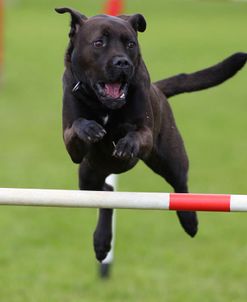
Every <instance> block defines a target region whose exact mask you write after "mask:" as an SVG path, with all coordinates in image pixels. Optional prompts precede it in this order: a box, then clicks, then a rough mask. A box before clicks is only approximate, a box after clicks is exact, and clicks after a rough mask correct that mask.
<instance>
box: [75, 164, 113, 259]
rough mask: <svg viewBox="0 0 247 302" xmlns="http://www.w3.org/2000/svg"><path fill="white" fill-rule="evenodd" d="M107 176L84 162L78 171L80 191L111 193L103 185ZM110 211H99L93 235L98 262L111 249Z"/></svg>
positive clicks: (109, 188)
mask: <svg viewBox="0 0 247 302" xmlns="http://www.w3.org/2000/svg"><path fill="white" fill-rule="evenodd" d="M106 176H107V175H104V174H102V173H101V172H100V171H98V170H97V171H96V170H95V169H94V168H92V167H91V166H90V164H89V163H88V161H87V160H84V161H83V162H82V163H81V165H80V169H79V186H80V190H93V191H94V190H95V191H113V187H112V186H110V185H108V184H107V183H105V178H106ZM112 214H113V210H112V209H100V210H99V216H98V222H97V226H96V229H95V231H94V235H93V242H94V251H95V255H96V258H97V260H98V261H103V260H104V259H105V258H106V256H107V253H108V252H109V251H110V249H111V239H112Z"/></svg>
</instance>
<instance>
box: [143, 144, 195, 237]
mask: <svg viewBox="0 0 247 302" xmlns="http://www.w3.org/2000/svg"><path fill="white" fill-rule="evenodd" d="M163 150H164V149H163ZM173 151H174V152H169V153H167V152H164V154H162V153H161V152H162V149H160V150H159V151H158V152H157V151H153V153H152V154H151V156H150V158H149V159H148V160H147V161H146V164H147V165H148V166H149V167H150V168H151V169H152V170H153V171H154V172H155V173H157V174H159V175H160V176H162V177H163V178H164V179H165V180H166V181H167V182H168V183H169V184H170V185H171V186H172V187H173V188H174V191H175V192H176V193H188V186H187V174H188V159H187V156H186V153H185V150H184V149H183V148H182V149H181V148H178V149H176V150H173ZM177 215H178V218H179V221H180V223H181V225H182V227H183V228H184V230H185V232H186V233H187V234H189V235H190V236H191V237H194V236H195V235H196V233H197V229H198V220H197V215H196V212H189V211H188V212H187V211H178V212H177Z"/></svg>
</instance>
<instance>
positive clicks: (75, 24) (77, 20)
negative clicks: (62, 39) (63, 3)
mask: <svg viewBox="0 0 247 302" xmlns="http://www.w3.org/2000/svg"><path fill="white" fill-rule="evenodd" d="M55 11H56V12H57V13H59V14H65V13H69V14H70V16H71V23H70V27H71V29H70V32H69V37H70V38H72V37H73V36H74V35H75V34H76V33H77V31H78V29H79V27H80V26H81V25H83V23H84V22H85V21H86V20H87V17H86V16H84V15H82V14H81V13H79V12H78V11H76V10H74V9H71V8H68V7H62V8H55Z"/></svg>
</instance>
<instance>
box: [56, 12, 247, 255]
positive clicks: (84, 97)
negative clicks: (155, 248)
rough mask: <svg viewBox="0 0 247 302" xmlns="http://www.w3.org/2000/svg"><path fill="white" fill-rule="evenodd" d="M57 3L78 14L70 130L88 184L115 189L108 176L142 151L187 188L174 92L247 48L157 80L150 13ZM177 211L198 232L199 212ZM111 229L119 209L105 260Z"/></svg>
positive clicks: (228, 71) (70, 61)
mask: <svg viewBox="0 0 247 302" xmlns="http://www.w3.org/2000/svg"><path fill="white" fill-rule="evenodd" d="M56 11H57V12H58V13H62V14H63V13H69V14H70V15H71V30H70V33H69V37H70V41H69V46H68V49H67V51H66V55H65V73H64V76H63V87H64V97H63V131H64V142H65V145H66V148H67V151H68V153H69V155H70V156H71V159H72V160H73V162H75V163H78V164H80V169H79V186H80V189H81V190H110V191H111V190H113V188H112V187H111V186H109V185H108V184H106V183H105V179H106V177H107V176H108V175H110V174H112V173H122V172H125V171H127V170H129V169H131V168H133V167H134V166H135V165H136V163H137V162H138V160H139V159H141V160H143V161H144V162H145V163H146V165H147V166H148V167H150V168H151V169H152V170H153V171H154V172H155V173H158V174H159V175H160V176H161V177H163V178H164V179H165V180H166V181H167V182H168V183H169V184H171V186H172V187H173V188H174V191H175V192H178V193H187V192H188V186H187V173H188V166H189V164H188V158H187V155H186V152H185V148H184V144H183V141H182V138H181V136H180V134H179V132H178V129H177V127H176V124H175V121H174V117H173V114H172V111H171V108H170V105H169V103H168V101H167V97H171V96H174V95H177V94H179V93H183V92H191V91H197V90H201V89H206V88H209V87H213V86H215V85H218V84H220V83H222V82H224V81H225V80H227V79H228V78H230V77H232V76H233V75H234V74H235V73H236V72H237V71H238V70H239V69H240V68H242V66H243V65H244V64H245V62H246V59H247V54H246V53H236V54H234V55H232V56H230V57H229V58H227V59H226V60H224V61H222V62H221V63H219V64H217V65H215V66H213V67H210V68H207V69H204V70H201V71H199V72H195V73H192V74H179V75H176V76H174V77H171V78H168V79H165V80H161V81H159V82H156V83H153V84H152V83H151V82H150V78H149V74H148V71H147V69H146V66H145V64H144V62H143V60H142V57H141V54H140V49H139V45H138V40H137V32H138V31H139V32H143V31H145V29H146V21H145V19H144V17H143V16H142V15H140V14H136V15H132V16H126V15H122V16H118V17H112V16H107V15H98V16H94V17H91V18H87V17H85V16H84V15H82V14H80V13H79V12H77V11H75V10H73V9H70V8H60V9H56ZM177 214H178V218H179V220H180V223H181V225H182V226H183V228H184V229H185V231H186V232H187V233H188V234H189V235H190V236H192V237H193V236H194V235H195V234H196V232H197V227H198V222H197V217H196V213H195V212H178V213H177ZM111 229H112V210H111V209H100V215H99V220H98V224H97V227H96V230H95V232H94V249H95V253H96V257H97V259H98V260H99V261H102V260H103V259H104V258H105V257H106V255H107V253H108V251H109V250H110V243H111V237H112V233H111Z"/></svg>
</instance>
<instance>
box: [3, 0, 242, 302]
mask: <svg viewBox="0 0 247 302" xmlns="http://www.w3.org/2000/svg"><path fill="white" fill-rule="evenodd" d="M102 2H103V1H99V0H92V1H85V0H84V1H83V0H80V1H79V0H78V1H77V0H72V1H64V0H60V1H58V0H42V1H34V0H19V1H18V0H6V1H5V4H6V11H5V41H6V43H5V66H4V74H3V81H2V85H1V87H0V135H1V150H0V186H1V187H20V188H22V187H23V188H25V187H28V188H61V189H76V188H77V167H76V165H74V164H73V163H72V162H71V161H70V159H69V157H68V155H67V153H66V151H65V148H64V145H63V142H62V133H61V96H62V88H61V74H62V72H63V54H64V49H65V46H66V44H67V33H68V23H69V19H68V16H60V15H58V14H55V13H54V11H53V8H54V7H56V6H64V5H67V6H72V7H74V8H77V9H79V10H81V11H82V12H83V13H85V14H86V15H93V14H95V13H98V12H99V11H100V8H101V6H102ZM126 12H127V13H135V12H140V13H143V14H144V15H145V17H146V20H147V24H148V28H147V31H146V32H145V33H144V34H140V35H139V37H140V42H141V45H142V53H143V56H144V58H145V61H146V64H147V66H148V68H149V71H150V73H151V77H152V79H153V80H157V79H160V78H162V77H167V76H170V75H173V74H176V73H179V72H192V71H194V70H197V69H200V68H203V67H207V66H210V65H212V64H214V63H216V62H218V61H220V60H222V59H223V58H225V57H227V56H228V55H230V54H232V53H234V52H236V51H245V52H246V51H247V39H246V28H247V19H246V15H247V3H246V2H237V1H223V0H221V1H209V0H208V1H203V0H198V1H195V0H170V1H169V0H156V1H149V0H129V1H128V3H127V7H126ZM246 77H247V68H245V69H244V70H242V71H241V72H240V73H239V74H238V75H237V76H236V77H235V78H234V79H232V80H230V81H229V82H227V83H225V84H224V85H222V86H220V87H217V88H215V89H212V90H208V91H203V92H200V93H195V94H190V95H182V96H179V97H177V98H174V99H171V104H172V107H173V110H174V114H175V116H176V121H177V124H178V126H179V128H180V130H181V133H182V135H183V137H184V140H185V144H186V148H187V151H188V154H189V157H190V166H191V168H190V178H189V179H190V181H189V184H190V190H191V192H204V193H236V194H246V193H247V188H246V183H247V181H246V174H247V155H246V154H247V136H246V133H247V118H246V111H247V90H246ZM119 190H121V191H125V190H127V191H160V192H163V191H164V192H165V191H171V188H170V187H169V186H168V185H167V184H165V183H164V182H163V180H162V179H161V178H159V177H158V176H156V175H154V174H153V173H152V172H150V171H149V170H148V169H147V168H146V167H144V165H142V164H140V165H138V166H137V167H136V168H135V169H134V170H133V171H131V172H128V173H126V174H124V175H122V176H120V178H119ZM245 216H246V215H245V214H233V213H231V214H222V213H215V214H214V213H200V214H199V217H200V231H199V234H198V236H197V237H196V238H195V239H193V240H192V239H190V238H189V237H188V236H187V235H185V234H184V232H183V231H182V229H181V228H180V226H179V225H178V222H177V219H176V215H175V214H174V213H172V212H169V213H168V212H158V211H157V212H141V211H127V210H126V211H118V215H117V220H118V221H117V241H116V251H115V252H116V257H115V265H114V267H113V271H112V278H111V279H110V280H108V281H102V280H100V279H99V278H98V274H97V268H98V266H97V263H96V262H95V259H94V255H93V250H92V242H91V241H92V231H93V229H94V225H95V220H96V211H95V210H87V209H77V210H76V209H46V208H42V209H37V208H17V207H13V208H11V207H1V209H0V238H1V239H0V247H1V249H0V301H1V302H47V301H48V302H68V301H69V302H79V301H83V302H91V301H92V302H105V301H107V302H111V301H114V302H122V301H128V302H139V301H142V302H156V301H166V302H180V301H184V302H187V301H189V302H198V301H200V302H211V301H217V302H231V301H234V302H243V301H246V297H247V287H246V274H247V260H246V259H247V242H246V238H245V235H244V234H245V230H246V227H247V219H246V217H245Z"/></svg>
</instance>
